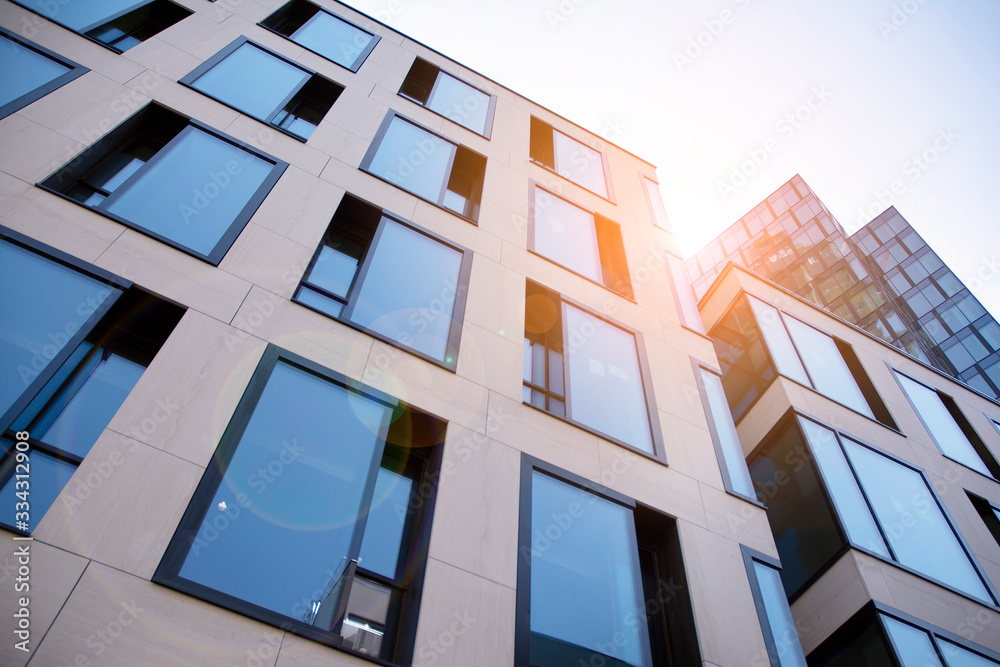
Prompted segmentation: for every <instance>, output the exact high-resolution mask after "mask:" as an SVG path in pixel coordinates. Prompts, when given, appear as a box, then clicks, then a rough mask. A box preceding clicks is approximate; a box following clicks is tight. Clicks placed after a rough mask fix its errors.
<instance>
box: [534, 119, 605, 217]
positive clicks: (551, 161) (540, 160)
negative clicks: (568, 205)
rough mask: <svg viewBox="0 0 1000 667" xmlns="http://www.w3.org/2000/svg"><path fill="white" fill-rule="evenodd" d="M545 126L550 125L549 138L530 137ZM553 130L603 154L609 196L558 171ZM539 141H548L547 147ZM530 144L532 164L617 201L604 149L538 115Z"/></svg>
mask: <svg viewBox="0 0 1000 667" xmlns="http://www.w3.org/2000/svg"><path fill="white" fill-rule="evenodd" d="M545 127H548V129H549V130H550V132H549V136H548V139H547V140H546V139H544V138H543V137H541V136H539V137H538V138H537V141H536V140H534V139H533V138H531V137H530V135H531V133H532V132H536V131H537V132H544V128H545ZM536 128H537V130H536ZM553 132H559V133H560V134H562V135H563V136H566V137H568V138H569V139H571V140H573V141H575V142H576V143H578V144H580V145H581V146H584V147H585V148H589V149H590V150H592V151H594V152H595V153H598V154H599V155H600V156H601V170H602V171H603V173H604V187H605V188H606V189H607V191H608V194H607V196H605V195H602V194H601V193H599V192H594V191H593V190H591V189H590V188H588V187H587V186H585V185H582V184H580V183H577V182H576V181H574V180H573V179H571V178H569V177H567V176H563V175H562V174H560V173H559V172H558V171H556V163H555V138H554V136H553V134H552V133H553ZM538 141H544V142H546V143H547V147H546V146H537V143H538ZM529 144H530V148H529V152H528V159H529V160H530V161H531V163H532V164H536V165H538V166H539V167H541V168H542V169H544V170H545V171H547V172H549V173H551V174H555V175H556V176H558V177H559V178H561V179H562V180H564V181H566V182H567V183H572V184H573V185H575V186H576V187H578V188H581V189H583V190H586V191H587V192H589V193H590V194H592V195H594V196H595V197H600V198H601V199H603V200H604V201H607V202H611V203H612V204H614V203H616V202H615V191H614V188H613V187H612V185H611V165H610V164H609V162H608V156H607V154H606V153H605V152H604V151H601V150H597V149H596V148H594V147H593V146H590V145H589V144H585V143H584V142H582V141H580V140H579V139H577V138H576V137H574V136H572V135H570V134H567V133H566V132H563V131H562V130H557V129H556V128H555V126H553V125H552V124H551V123H549V122H548V121H545V120H542V119H541V118H538V117H537V116H532V117H531V129H530V130H529Z"/></svg>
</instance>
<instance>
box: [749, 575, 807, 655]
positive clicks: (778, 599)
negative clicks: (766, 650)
mask: <svg viewBox="0 0 1000 667" xmlns="http://www.w3.org/2000/svg"><path fill="white" fill-rule="evenodd" d="M753 569H754V575H755V576H756V578H757V585H758V586H759V587H760V596H761V599H762V601H763V603H764V610H765V612H766V616H767V624H768V626H769V627H770V630H771V637H772V639H773V641H774V648H773V651H774V653H775V654H776V655H777V657H778V663H779V665H781V667H806V658H805V656H804V655H803V654H802V644H801V643H800V642H799V633H798V630H796V628H795V620H794V619H793V618H792V610H791V609H789V608H788V598H787V597H785V589H784V588H783V587H782V585H781V575H780V574H779V573H778V570H776V569H774V568H773V567H770V566H769V565H765V564H764V563H761V562H759V561H753Z"/></svg>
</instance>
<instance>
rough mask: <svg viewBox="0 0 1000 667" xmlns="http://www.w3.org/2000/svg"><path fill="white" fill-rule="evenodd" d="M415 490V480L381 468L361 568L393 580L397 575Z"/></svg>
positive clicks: (369, 512)
mask: <svg viewBox="0 0 1000 667" xmlns="http://www.w3.org/2000/svg"><path fill="white" fill-rule="evenodd" d="M412 491H413V480H412V479H410V478H408V477H405V476H403V475H400V474H398V473H394V472H392V471H389V470H386V469H384V468H382V469H380V470H379V471H378V478H377V479H376V480H375V494H374V495H373V496H372V502H371V508H370V509H369V511H368V521H367V523H366V525H365V537H364V539H363V540H362V542H361V558H360V559H359V564H360V565H361V567H363V568H365V569H366V570H369V571H371V572H374V573H376V574H381V575H382V576H384V577H389V578H390V579H392V578H394V577H395V576H396V569H397V567H398V566H399V556H400V553H401V552H400V550H401V549H402V546H403V532H404V530H405V528H406V522H405V521H404V519H405V518H406V510H407V507H408V505H409V502H410V494H411V492H412Z"/></svg>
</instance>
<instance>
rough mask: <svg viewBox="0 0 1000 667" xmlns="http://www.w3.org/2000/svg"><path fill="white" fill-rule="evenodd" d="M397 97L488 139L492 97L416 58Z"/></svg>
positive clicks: (493, 98)
mask: <svg viewBox="0 0 1000 667" xmlns="http://www.w3.org/2000/svg"><path fill="white" fill-rule="evenodd" d="M399 94H400V95H403V96H404V97H407V98H409V99H411V100H413V101H414V102H416V103H417V104H420V105H423V106H425V107H427V108H428V109H430V110H431V111H433V112H434V113H437V114H440V115H442V116H444V117H445V118H447V119H448V120H450V121H453V122H455V123H458V124H459V125H461V126H462V127H464V128H466V129H469V130H472V131H473V132H475V133H476V134H481V135H483V136H484V137H487V138H489V136H490V127H491V126H492V124H493V110H494V107H495V105H496V97H495V96H494V95H490V94H489V93H487V92H485V91H482V90H480V89H479V88H476V87H475V86H473V85H471V84H468V83H466V82H465V81H462V80H461V79H459V78H458V77H456V76H453V75H451V74H448V73H447V72H445V71H443V70H442V69H441V68H440V67H438V66H437V65H432V64H431V63H429V62H427V61H426V60H423V59H421V58H417V59H416V60H414V61H413V65H411V66H410V71H409V72H407V74H406V78H405V79H404V80H403V86H402V87H401V88H400V89H399Z"/></svg>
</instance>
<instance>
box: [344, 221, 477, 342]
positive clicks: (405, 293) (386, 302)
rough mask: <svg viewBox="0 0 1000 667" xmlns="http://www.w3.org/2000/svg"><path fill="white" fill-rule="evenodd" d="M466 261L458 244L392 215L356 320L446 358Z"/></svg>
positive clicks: (356, 307)
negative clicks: (446, 242)
mask: <svg viewBox="0 0 1000 667" xmlns="http://www.w3.org/2000/svg"><path fill="white" fill-rule="evenodd" d="M461 265H462V253H461V252H459V251H458V250H455V249H454V248H450V247H448V246H446V245H444V244H442V243H440V242H439V241H435V240H434V239H432V238H430V237H429V236H426V235H424V234H421V233H420V232H417V231H415V230H413V229H410V228H409V227H405V226H403V225H400V224H398V223H396V222H393V221H391V220H388V219H387V220H385V223H384V225H383V227H382V230H381V233H380V234H379V236H378V239H377V245H376V246H375V249H374V251H373V256H372V259H371V261H370V263H369V264H368V267H367V272H366V273H365V277H364V283H363V284H362V285H361V288H360V293H359V295H358V298H357V300H356V302H355V304H354V308H353V310H352V311H351V316H350V317H351V320H352V321H354V322H356V323H357V324H360V325H361V326H363V327H366V328H369V329H372V330H374V331H377V332H378V333H381V334H383V335H385V336H388V337H389V338H392V339H393V340H398V341H401V342H403V343H404V344H405V345H408V346H409V347H412V348H413V349H415V350H418V351H420V352H423V353H424V354H426V355H428V356H430V357H433V358H435V359H439V360H442V361H445V354H446V351H447V348H448V338H449V334H450V332H451V328H452V312H453V311H454V307H455V297H456V294H457V291H458V274H459V269H460V268H461ZM449 361H453V360H449Z"/></svg>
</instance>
